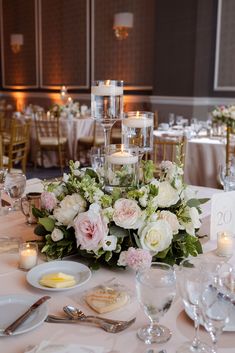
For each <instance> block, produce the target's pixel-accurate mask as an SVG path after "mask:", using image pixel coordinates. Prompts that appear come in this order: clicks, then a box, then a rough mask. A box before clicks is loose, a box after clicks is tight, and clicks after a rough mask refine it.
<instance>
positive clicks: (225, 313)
mask: <svg viewBox="0 0 235 353" xmlns="http://www.w3.org/2000/svg"><path fill="white" fill-rule="evenodd" d="M225 271H226V272H225V274H224V271H223V265H222V266H219V269H218V272H217V273H205V272H203V273H202V277H203V281H202V289H201V296H200V303H199V305H200V308H201V312H202V319H203V324H204V327H205V329H206V330H207V331H208V332H209V334H210V336H211V339H212V343H213V348H212V352H213V353H217V351H218V347H217V343H218V338H219V336H220V334H221V333H222V331H223V329H224V327H225V325H226V324H227V323H228V321H229V316H230V312H231V310H232V309H233V308H232V302H231V300H230V297H229V295H228V291H227V288H226V287H225V285H224V283H223V278H224V277H226V275H227V271H228V270H227V269H226V270H225ZM205 278H206V279H205Z"/></svg>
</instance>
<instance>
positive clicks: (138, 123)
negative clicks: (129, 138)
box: [123, 112, 153, 129]
mask: <svg viewBox="0 0 235 353" xmlns="http://www.w3.org/2000/svg"><path fill="white" fill-rule="evenodd" d="M123 125H125V126H127V127H130V128H139V129H141V128H145V127H150V126H153V119H152V118H148V117H147V116H146V114H140V113H139V112H137V113H136V115H135V116H133V115H131V116H128V117H127V118H126V119H124V120H123Z"/></svg>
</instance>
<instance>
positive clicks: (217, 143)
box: [154, 130, 226, 188]
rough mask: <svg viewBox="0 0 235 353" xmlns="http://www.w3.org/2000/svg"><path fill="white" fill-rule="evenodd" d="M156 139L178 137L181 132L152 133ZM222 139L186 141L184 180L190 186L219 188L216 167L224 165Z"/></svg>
mask: <svg viewBox="0 0 235 353" xmlns="http://www.w3.org/2000/svg"><path fill="white" fill-rule="evenodd" d="M154 136H156V137H161V138H163V137H167V136H169V137H179V136H182V130H180V131H178V130H168V131H158V130H156V131H154ZM225 158H226V148H225V140H224V139H216V138H208V137H200V138H192V139H190V140H187V144H186V158H185V168H184V180H185V182H186V183H187V184H190V185H200V186H208V187H211V188H217V187H219V186H220V185H219V182H218V167H219V165H220V164H222V165H225Z"/></svg>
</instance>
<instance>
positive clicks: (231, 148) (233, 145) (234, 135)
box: [226, 126, 235, 175]
mask: <svg viewBox="0 0 235 353" xmlns="http://www.w3.org/2000/svg"><path fill="white" fill-rule="evenodd" d="M232 157H235V129H234V128H232V127H231V126H227V132H226V175H228V174H229V168H230V164H231V160H232Z"/></svg>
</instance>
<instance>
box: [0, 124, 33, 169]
mask: <svg viewBox="0 0 235 353" xmlns="http://www.w3.org/2000/svg"><path fill="white" fill-rule="evenodd" d="M30 125H31V122H30V121H27V122H24V123H22V122H18V121H17V120H15V119H12V122H11V129H10V141H9V142H7V143H4V153H3V165H4V166H5V167H7V169H8V170H9V171H10V170H11V169H12V168H13V166H14V165H15V164H18V163H19V162H20V163H21V168H22V170H23V172H24V173H25V172H26V163H27V154H28V148H29V134H30Z"/></svg>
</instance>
